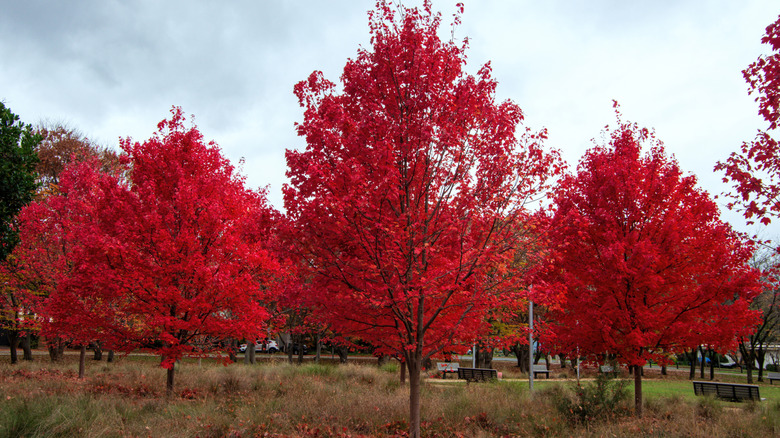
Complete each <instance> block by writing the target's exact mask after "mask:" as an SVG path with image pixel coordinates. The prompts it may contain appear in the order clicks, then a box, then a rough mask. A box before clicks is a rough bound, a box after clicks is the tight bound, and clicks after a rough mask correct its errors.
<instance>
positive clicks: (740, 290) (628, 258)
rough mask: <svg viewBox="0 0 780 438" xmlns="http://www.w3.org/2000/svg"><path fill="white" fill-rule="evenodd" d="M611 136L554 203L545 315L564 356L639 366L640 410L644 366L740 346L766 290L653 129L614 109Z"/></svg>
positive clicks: (740, 243)
mask: <svg viewBox="0 0 780 438" xmlns="http://www.w3.org/2000/svg"><path fill="white" fill-rule="evenodd" d="M605 137H606V138H605V140H604V144H601V145H597V146H595V147H594V148H592V149H591V150H589V151H588V152H586V154H585V156H584V157H583V158H582V159H581V161H580V164H579V166H578V168H577V173H576V174H574V175H567V176H566V177H564V178H563V179H562V181H561V183H560V186H559V188H558V190H557V191H556V192H555V195H554V198H553V199H554V205H555V211H554V215H553V218H552V220H551V224H550V226H549V233H550V239H551V241H552V244H553V249H554V251H555V258H554V263H553V268H554V272H555V274H554V275H553V276H552V277H551V278H553V279H554V281H553V282H550V283H548V284H546V285H545V287H546V288H547V290H548V291H550V290H557V291H558V292H560V293H561V297H562V298H561V300H560V303H559V304H560V305H559V306H557V307H554V308H552V309H551V310H550V311H549V312H548V317H549V318H550V319H551V321H552V322H551V323H550V324H551V329H552V336H551V337H552V339H553V341H552V342H553V343H554V345H555V346H556V347H557V348H558V349H560V351H562V352H564V353H574V352H575V351H579V354H580V355H582V356H583V357H585V358H587V359H590V360H603V358H604V355H607V356H614V357H616V358H617V360H618V361H619V362H622V363H624V364H626V365H629V366H632V367H633V369H634V377H635V395H636V399H635V403H636V414H637V415H638V416H641V414H642V385H641V383H642V380H641V376H642V373H641V368H642V367H643V366H644V365H645V363H646V362H647V361H648V360H653V361H656V362H660V363H665V361H666V360H667V358H668V355H669V354H670V353H675V352H684V351H685V350H689V349H691V348H693V347H696V346H698V345H700V344H708V345H717V346H720V347H723V349H724V350H729V349H734V348H736V339H737V338H738V337H739V336H742V335H745V334H746V333H749V332H750V331H752V330H753V327H754V324H755V322H756V315H755V312H754V311H751V310H749V309H748V306H749V304H750V302H751V301H752V300H753V298H754V297H755V296H756V294H757V293H758V291H759V285H758V282H757V274H756V272H755V271H754V270H752V269H750V268H749V267H748V266H747V263H748V261H749V260H750V256H751V252H752V248H751V246H750V245H748V244H747V243H745V240H744V239H743V238H742V236H740V235H739V234H737V233H736V232H734V231H733V230H732V229H731V227H730V226H729V225H728V224H726V223H724V222H722V221H721V220H720V219H719V211H718V207H717V205H716V204H715V203H714V202H713V201H712V200H711V199H710V198H709V196H708V194H707V193H706V192H704V191H703V190H701V189H699V188H697V187H696V179H695V177H694V176H692V175H688V176H685V175H683V173H682V171H681V170H680V168H679V166H678V164H677V163H676V162H675V161H674V159H671V158H668V157H667V156H666V154H665V152H664V148H663V145H662V143H661V142H660V141H658V140H657V139H656V138H655V136H654V134H653V133H652V132H650V131H648V130H647V129H640V128H639V127H638V126H637V125H635V124H630V123H628V122H623V121H622V120H620V114H619V113H618V126H617V128H615V129H614V130H612V131H607V132H606V133H605ZM643 143H644V144H647V145H648V150H647V152H646V153H645V154H643V153H642V145H643Z"/></svg>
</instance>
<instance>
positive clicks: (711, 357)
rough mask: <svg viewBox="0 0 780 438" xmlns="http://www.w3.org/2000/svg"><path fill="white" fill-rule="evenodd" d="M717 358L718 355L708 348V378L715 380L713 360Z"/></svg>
mask: <svg viewBox="0 0 780 438" xmlns="http://www.w3.org/2000/svg"><path fill="white" fill-rule="evenodd" d="M716 360H718V355H717V353H715V350H710V380H715V361H716Z"/></svg>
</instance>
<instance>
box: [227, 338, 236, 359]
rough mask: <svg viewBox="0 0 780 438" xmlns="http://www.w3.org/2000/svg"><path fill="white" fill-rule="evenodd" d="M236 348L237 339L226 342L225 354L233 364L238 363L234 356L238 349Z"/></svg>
mask: <svg viewBox="0 0 780 438" xmlns="http://www.w3.org/2000/svg"><path fill="white" fill-rule="evenodd" d="M237 346H238V340H237V339H231V340H230V341H229V342H228V347H227V353H228V357H229V358H230V361H231V362H233V363H236V362H238V356H236V351H237V349H238V348H237Z"/></svg>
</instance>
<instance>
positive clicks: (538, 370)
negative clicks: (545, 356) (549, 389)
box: [532, 364, 550, 379]
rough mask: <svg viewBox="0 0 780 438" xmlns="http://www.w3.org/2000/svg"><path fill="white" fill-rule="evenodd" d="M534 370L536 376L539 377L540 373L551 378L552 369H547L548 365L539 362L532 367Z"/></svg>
mask: <svg viewBox="0 0 780 438" xmlns="http://www.w3.org/2000/svg"><path fill="white" fill-rule="evenodd" d="M532 371H533V372H534V377H539V374H544V375H545V376H544V377H545V378H547V379H549V378H550V370H548V369H547V365H542V364H537V365H534V367H533V368H532Z"/></svg>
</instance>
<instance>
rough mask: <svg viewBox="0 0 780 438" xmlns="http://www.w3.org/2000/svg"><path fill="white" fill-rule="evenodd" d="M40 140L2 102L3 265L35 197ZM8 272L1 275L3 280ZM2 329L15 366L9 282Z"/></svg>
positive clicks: (14, 309)
mask: <svg viewBox="0 0 780 438" xmlns="http://www.w3.org/2000/svg"><path fill="white" fill-rule="evenodd" d="M39 142H40V137H39V136H37V135H35V134H34V133H33V131H32V127H31V126H30V125H24V124H22V123H21V122H20V121H19V116H17V115H16V114H14V113H12V112H11V110H10V108H7V107H6V106H5V104H4V103H3V102H0V264H4V263H5V260H6V258H7V257H8V255H9V254H10V253H11V251H13V249H14V247H15V246H16V245H17V243H18V242H19V236H18V232H17V229H16V225H15V218H16V215H17V214H18V213H19V211H20V210H21V209H22V207H23V206H24V205H26V204H27V203H29V202H30V201H31V200H32V198H33V196H34V195H35V189H36V188H37V184H36V182H35V178H36V175H35V165H36V163H37V162H38V157H37V155H36V147H37V146H38V143H39ZM6 276H7V273H0V279H3V277H6ZM0 288H2V290H1V291H0V328H2V329H3V331H5V333H6V335H7V337H8V343H9V345H10V346H11V362H12V363H16V361H17V356H16V347H17V345H18V343H19V334H20V331H21V330H22V327H21V324H22V323H21V321H20V320H19V318H20V317H21V312H23V311H22V309H21V308H20V302H19V300H17V299H15V297H14V296H13V294H12V290H11V289H10V288H9V287H8V282H7V279H5V281H3V282H2V283H0Z"/></svg>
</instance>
